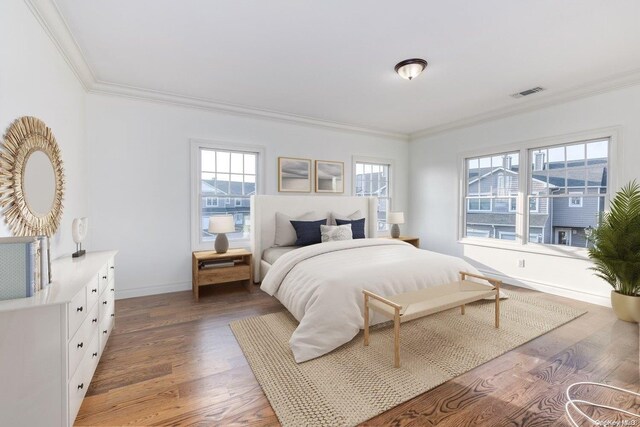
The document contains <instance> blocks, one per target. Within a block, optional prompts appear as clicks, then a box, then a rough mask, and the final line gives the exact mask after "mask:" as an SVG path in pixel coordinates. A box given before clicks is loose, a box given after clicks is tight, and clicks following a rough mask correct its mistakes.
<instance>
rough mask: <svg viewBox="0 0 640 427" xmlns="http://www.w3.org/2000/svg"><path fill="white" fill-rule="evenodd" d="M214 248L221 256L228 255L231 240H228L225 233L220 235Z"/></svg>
mask: <svg viewBox="0 0 640 427" xmlns="http://www.w3.org/2000/svg"><path fill="white" fill-rule="evenodd" d="M213 247H214V249H215V250H216V252H217V253H219V254H224V253H226V252H227V251H228V250H229V239H227V235H226V234H224V233H218V235H217V236H216V242H215V243H214V246H213Z"/></svg>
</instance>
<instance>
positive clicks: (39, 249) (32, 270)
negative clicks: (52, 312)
mask: <svg viewBox="0 0 640 427" xmlns="http://www.w3.org/2000/svg"><path fill="white" fill-rule="evenodd" d="M48 267H49V265H48V254H47V243H46V237H4V238H0V300H8V299H16V298H27V297H31V296H33V295H35V294H36V293H37V292H39V291H41V290H42V289H44V288H46V287H47V286H48V284H49V271H48Z"/></svg>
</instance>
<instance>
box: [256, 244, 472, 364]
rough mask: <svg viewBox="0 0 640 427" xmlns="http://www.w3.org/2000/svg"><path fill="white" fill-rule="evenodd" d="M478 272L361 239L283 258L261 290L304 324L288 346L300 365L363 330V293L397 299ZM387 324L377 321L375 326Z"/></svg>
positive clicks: (460, 264)
mask: <svg viewBox="0 0 640 427" xmlns="http://www.w3.org/2000/svg"><path fill="white" fill-rule="evenodd" d="M460 271H467V272H470V273H476V274H477V273H478V271H477V270H476V269H475V268H474V267H472V266H471V265H470V264H469V263H467V262H466V261H464V260H462V259H460V258H456V257H453V256H448V255H443V254H439V253H436V252H430V251H426V250H420V249H416V248H415V247H413V246H411V245H409V244H407V243H404V242H401V241H397V240H390V239H357V240H343V241H338V242H327V243H321V244H317V245H311V246H306V247H304V248H300V249H296V250H294V251H291V252H288V253H286V254H284V255H282V256H281V257H280V258H278V260H277V261H276V262H275V263H274V264H273V265H272V266H271V268H270V269H269V272H268V273H267V275H266V276H265V278H264V280H263V281H262V285H261V286H260V288H261V289H262V290H263V291H265V292H266V293H268V294H269V295H273V296H275V297H276V298H278V300H280V302H281V303H282V304H283V305H284V306H285V307H286V308H287V309H288V310H289V311H290V312H291V314H293V316H294V317H295V318H296V319H297V320H298V321H299V322H300V324H299V325H298V327H297V328H296V330H295V331H294V333H293V335H292V336H291V340H290V341H289V344H290V346H291V350H292V351H293V355H294V358H295V360H296V362H298V363H300V362H304V361H306V360H310V359H313V358H316V357H318V356H322V355H323V354H326V353H328V352H330V351H331V350H333V349H335V348H337V347H339V346H341V345H342V344H344V343H347V342H349V341H351V339H352V338H353V337H354V336H356V334H357V333H358V331H359V330H360V329H361V328H362V326H363V322H364V318H363V316H362V310H363V297H362V290H363V289H368V290H370V291H373V292H375V293H377V294H380V295H393V294H398V293H401V292H408V291H413V290H417V289H422V288H427V287H431V286H438V285H442V284H444V283H447V282H451V281H455V280H458V279H459V274H458V273H459V272H460ZM385 320H387V319H385V318H383V317H381V316H375V315H374V316H373V318H372V323H374V324H375V323H380V322H382V321H385Z"/></svg>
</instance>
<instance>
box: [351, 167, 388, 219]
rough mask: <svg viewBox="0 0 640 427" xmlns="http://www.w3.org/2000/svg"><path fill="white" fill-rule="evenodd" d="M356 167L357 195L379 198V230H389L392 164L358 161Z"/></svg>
mask: <svg viewBox="0 0 640 427" xmlns="http://www.w3.org/2000/svg"><path fill="white" fill-rule="evenodd" d="M355 167H356V170H355V195H356V196H361V197H377V198H378V212H377V213H378V218H377V220H378V221H377V222H378V225H377V230H378V231H387V230H388V229H389V225H388V224H387V214H388V213H389V211H390V210H391V191H390V188H391V177H390V169H391V165H390V164H388V163H375V162H364V161H356V162H355Z"/></svg>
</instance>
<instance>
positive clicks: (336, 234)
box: [320, 224, 353, 243]
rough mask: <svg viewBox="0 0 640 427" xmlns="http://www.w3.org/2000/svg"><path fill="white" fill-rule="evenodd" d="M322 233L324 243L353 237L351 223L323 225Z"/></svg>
mask: <svg viewBox="0 0 640 427" xmlns="http://www.w3.org/2000/svg"><path fill="white" fill-rule="evenodd" d="M320 234H321V235H322V243H324V242H336V241H338V240H351V239H353V235H352V233H351V224H345V225H321V226H320Z"/></svg>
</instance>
